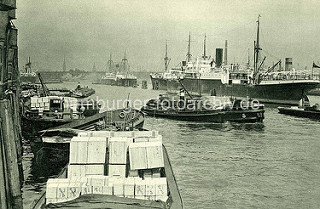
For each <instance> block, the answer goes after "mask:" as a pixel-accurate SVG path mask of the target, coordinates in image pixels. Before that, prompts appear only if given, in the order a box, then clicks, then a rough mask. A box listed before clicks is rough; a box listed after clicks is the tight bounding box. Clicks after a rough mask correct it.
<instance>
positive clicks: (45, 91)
mask: <svg viewBox="0 0 320 209" xmlns="http://www.w3.org/2000/svg"><path fill="white" fill-rule="evenodd" d="M37 75H38V78H39V81H40V84H41V86H42V90H43V94H44V96H45V97H46V96H49V95H50V90H49V89H48V87H47V86H46V84H45V83H44V81H43V79H42V76H41V74H40V73H39V72H38V73H37Z"/></svg>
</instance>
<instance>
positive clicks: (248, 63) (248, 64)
mask: <svg viewBox="0 0 320 209" xmlns="http://www.w3.org/2000/svg"><path fill="white" fill-rule="evenodd" d="M247 66H248V68H249V67H250V54H249V49H248V62H247Z"/></svg>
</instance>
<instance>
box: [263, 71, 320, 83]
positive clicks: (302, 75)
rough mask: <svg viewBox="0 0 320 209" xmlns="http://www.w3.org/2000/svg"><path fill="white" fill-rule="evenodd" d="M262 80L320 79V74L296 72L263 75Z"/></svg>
mask: <svg viewBox="0 0 320 209" xmlns="http://www.w3.org/2000/svg"><path fill="white" fill-rule="evenodd" d="M261 80H262V81H274V80H320V74H307V73H294V74H291V73H290V74H271V75H261Z"/></svg>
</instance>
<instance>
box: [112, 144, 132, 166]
mask: <svg viewBox="0 0 320 209" xmlns="http://www.w3.org/2000/svg"><path fill="white" fill-rule="evenodd" d="M127 150H128V143H127V138H111V139H110V140H109V163H110V164H126V163H127Z"/></svg>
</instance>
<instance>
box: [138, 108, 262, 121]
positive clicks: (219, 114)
mask: <svg viewBox="0 0 320 209" xmlns="http://www.w3.org/2000/svg"><path fill="white" fill-rule="evenodd" d="M142 111H143V112H144V113H146V114H147V115H149V116H154V117H161V118H169V119H173V120H181V121H196V122H211V123H224V122H227V121H230V122H238V123H255V122H262V121H263V119H264V110H263V109H258V110H231V111H220V110H217V111H208V112H192V111H190V112H189V111H182V112H172V113H171V112H167V111H161V110H150V109H147V108H144V109H142Z"/></svg>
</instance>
